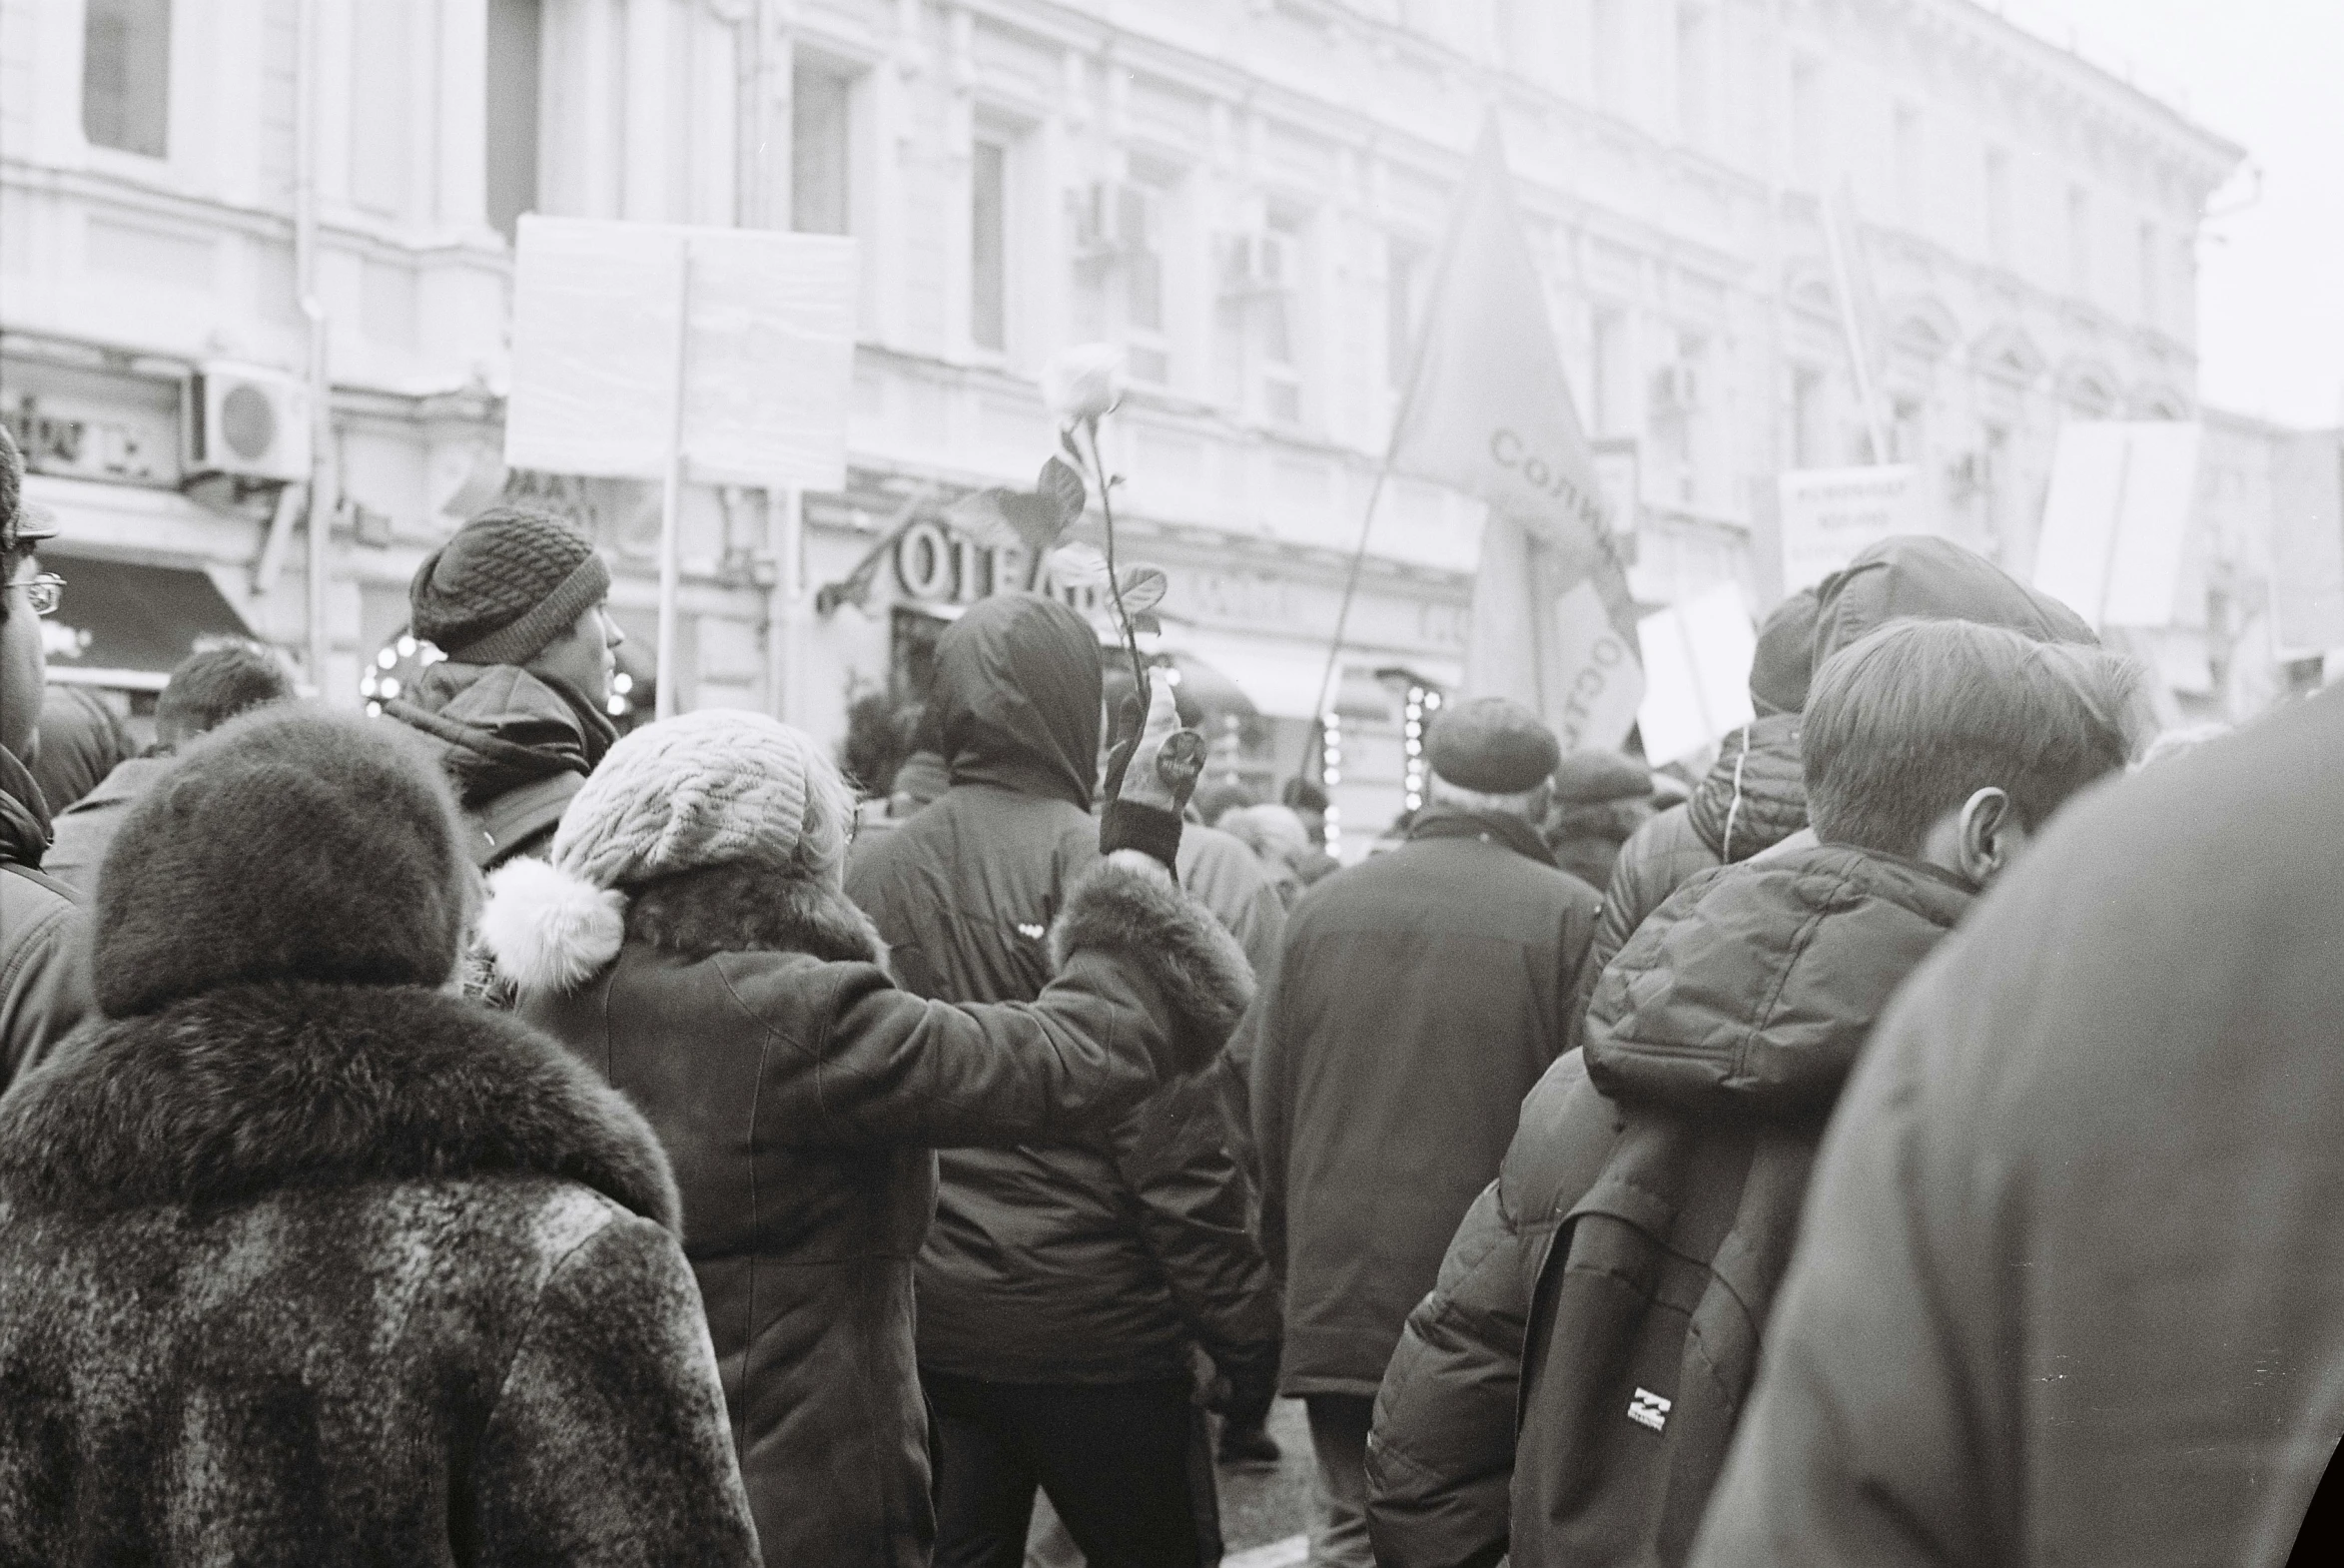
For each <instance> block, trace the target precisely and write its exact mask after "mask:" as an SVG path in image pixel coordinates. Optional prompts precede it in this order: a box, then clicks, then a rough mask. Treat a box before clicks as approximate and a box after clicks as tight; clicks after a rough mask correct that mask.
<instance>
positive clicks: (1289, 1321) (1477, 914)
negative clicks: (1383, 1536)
mask: <svg viewBox="0 0 2344 1568" xmlns="http://www.w3.org/2000/svg"><path fill="white" fill-rule="evenodd" d="M1426 753H1427V756H1428V759H1429V761H1430V765H1431V770H1432V781H1433V799H1432V803H1431V805H1429V806H1428V807H1427V808H1426V809H1425V810H1423V811H1421V812H1419V813H1418V814H1417V816H1416V819H1415V821H1414V823H1413V825H1412V826H1411V827H1410V829H1409V831H1408V840H1407V842H1406V843H1405V844H1403V845H1402V846H1401V847H1399V848H1398V849H1395V850H1392V851H1391V852H1390V853H1388V854H1383V855H1378V856H1376V857H1374V858H1373V859H1371V860H1369V861H1368V862H1366V863H1365V864H1363V865H1359V866H1354V867H1351V868H1349V869H1347V870H1344V871H1341V872H1338V873H1336V874H1335V875H1334V876H1332V877H1329V878H1328V879H1327V880H1326V881H1325V882H1323V883H1322V884H1320V885H1319V886H1318V887H1316V888H1313V889H1311V890H1310V892H1309V893H1308V894H1306V895H1305V896H1304V897H1303V899H1302V902H1301V903H1300V905H1299V906H1297V907H1296V908H1295V910H1294V912H1293V915H1292V917H1291V918H1290V919H1289V920H1288V922H1287V925H1286V943H1285V948H1284V950H1283V952H1282V953H1281V954H1280V955H1279V959H1278V965H1277V968H1276V969H1275V970H1274V971H1273V972H1272V973H1271V974H1270V975H1269V976H1268V977H1266V978H1265V979H1264V980H1263V983H1262V986H1261V990H1260V993H1259V995H1258V996H1257V998H1256V1000H1255V1002H1254V1007H1253V1011H1252V1012H1251V1013H1250V1014H1249V1015H1247V1018H1246V1022H1245V1025H1244V1026H1243V1028H1242V1029H1240V1031H1239V1035H1238V1042H1237V1045H1236V1046H1235V1047H1233V1048H1232V1049H1235V1050H1237V1051H1238V1053H1239V1054H1240V1055H1241V1056H1243V1057H1244V1058H1245V1059H1246V1061H1247V1063H1248V1065H1249V1069H1250V1074H1251V1084H1252V1109H1253V1135H1254V1141H1255V1143H1256V1145H1257V1146H1258V1147H1259V1150H1260V1161H1261V1186H1262V1213H1261V1235H1262V1245H1263V1247H1264V1248H1265V1249H1266V1250H1267V1251H1268V1253H1269V1256H1270V1258H1271V1259H1272V1261H1273V1262H1274V1263H1276V1264H1277V1265H1278V1266H1279V1268H1280V1269H1281V1270H1282V1273H1283V1283H1284V1287H1285V1319H1286V1326H1285V1360H1284V1365H1283V1368H1282V1371H1281V1373H1280V1387H1281V1391H1282V1392H1284V1393H1286V1394H1288V1395H1292V1396H1295V1397H1299V1398H1301V1399H1302V1400H1304V1401H1305V1403H1306V1404H1307V1406H1308V1411H1309V1417H1310V1438H1311V1447H1312V1449H1313V1451H1314V1453H1315V1456H1316V1460H1317V1475H1316V1477H1315V1482H1314V1495H1313V1509H1312V1519H1311V1560H1312V1561H1313V1562H1314V1563H1340V1564H1351V1563H1365V1562H1367V1561H1368V1560H1369V1559H1368V1555H1367V1530H1366V1520H1365V1517H1364V1513H1363V1504H1364V1481H1363V1475H1362V1469H1361V1466H1362V1463H1363V1455H1364V1444H1365V1442H1366V1437H1367V1419H1368V1411H1369V1405H1370V1402H1371V1401H1372V1400H1373V1398H1374V1396H1375V1389H1376V1386H1377V1384H1378V1383H1379V1382H1380V1381H1381V1380H1382V1378H1383V1369H1384V1363H1385V1361H1386V1360H1387V1359H1389V1357H1390V1355H1391V1351H1392V1346H1393V1344H1394V1343H1395V1342H1396V1341H1397V1340H1398V1338H1399V1334H1400V1324H1401V1321H1402V1320H1403V1319H1404V1318H1405V1317H1406V1316H1407V1314H1408V1309H1409V1308H1410V1307H1411V1306H1413V1305H1415V1304H1416V1302H1417V1300H1418V1299H1420V1298H1421V1297H1422V1296H1423V1294H1424V1292H1425V1290H1426V1289H1427V1288H1428V1287H1429V1286H1430V1285H1431V1284H1432V1282H1433V1274H1434V1271H1435V1269H1436V1268H1437V1266H1438V1265H1439V1262H1440V1255H1441V1248H1442V1247H1443V1246H1444V1245H1445V1244H1446V1243H1447V1241H1448V1238H1449V1236H1450V1235H1451V1233H1452V1232H1454V1230H1455V1229H1456V1226H1457V1220H1458V1219H1459V1217H1460V1216H1462V1215H1463V1213H1464V1212H1465V1208H1466V1205H1467V1204H1469V1203H1470V1202H1471V1201H1472V1200H1473V1194H1474V1193H1475V1192H1477V1191H1479V1190H1480V1189H1481V1187H1482V1185H1483V1184H1484V1183H1486V1182H1487V1181H1488V1179H1489V1177H1490V1176H1491V1175H1492V1174H1493V1173H1494V1172H1495V1171H1496V1170H1497V1165H1498V1160H1499V1157H1500V1156H1501V1155H1503V1153H1504V1152H1505V1146H1506V1140H1507V1138H1508V1137H1509V1136H1511V1134H1512V1132H1513V1129H1514V1121H1515V1114H1516V1111H1517V1109H1518V1108H1519V1107H1520V1105H1521V1101H1522V1095H1523V1093H1524V1092H1525V1091H1526V1090H1528V1089H1529V1088H1530V1086H1531V1085H1533V1084H1535V1083H1536V1082H1537V1081H1538V1077H1539V1075H1540V1074H1541V1073H1543V1072H1544V1071H1545V1070H1546V1068H1547V1065H1548V1064H1549V1063H1551V1062H1552V1061H1553V1060H1554V1059H1555V1057H1556V1056H1557V1055H1558V1054H1559V1053H1560V1052H1561V1051H1562V1050H1563V1049H1564V1047H1565V1044H1566V1043H1567V1040H1568V1036H1569V1033H1570V1027H1571V1000H1572V998H1573V997H1574V996H1575V995H1576V992H1577V987H1578V983H1579V965H1580V963H1581V962H1582V961H1583V960H1584V958H1585V956H1586V953H1587V950H1588V945H1589V942H1590V941H1591V940H1592V938H1593V936H1594V930H1595V916H1596V906H1597V898H1596V894H1595V890H1594V889H1593V888H1590V887H1589V886H1587V885H1586V884H1585V883H1583V882H1580V881H1579V880H1578V879H1577V878H1575V877H1571V876H1569V875H1566V874H1565V873H1563V872H1561V871H1559V870H1557V869H1556V868H1555V865H1554V861H1553V858H1552V856H1551V854H1550V853H1549V851H1548V850H1547V847H1546V843H1545V841H1544V840H1543V839H1541V838H1540V837H1539V836H1538V831H1537V827H1536V824H1538V823H1540V822H1543V821H1544V820H1545V819H1546V815H1547V806H1548V801H1549V783H1548V780H1549V779H1550V777H1551V776H1552V774H1553V772H1554V769H1555V766H1556V764H1557V763H1558V762H1559V761H1560V760H1561V749H1560V747H1559V746H1558V745H1557V744H1556V742H1555V738H1554V735H1553V732H1552V731H1550V730H1548V729H1547V728H1546V726H1545V725H1543V724H1541V723H1540V722H1539V721H1538V718H1537V716H1536V715H1535V714H1533V713H1531V712H1530V711H1529V710H1528V709H1526V708H1524V707H1522V706H1521V705H1520V704H1518V703H1513V702H1508V701H1506V700H1504V699H1502V698H1483V699H1479V700H1476V701H1471V702H1457V703H1451V704H1450V705H1448V706H1447V707H1445V708H1443V709H1442V711H1441V713H1440V715H1439V717H1438V718H1437V719H1436V720H1435V721H1434V722H1433V724H1432V727H1431V734H1430V736H1429V738H1428V740H1427V742H1426Z"/></svg>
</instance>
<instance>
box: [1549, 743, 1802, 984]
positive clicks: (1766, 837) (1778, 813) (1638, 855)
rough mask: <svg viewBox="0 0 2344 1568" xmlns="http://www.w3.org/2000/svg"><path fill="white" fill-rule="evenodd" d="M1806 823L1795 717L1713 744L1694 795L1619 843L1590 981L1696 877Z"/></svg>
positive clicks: (1771, 845)
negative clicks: (1713, 756) (1649, 918)
mask: <svg viewBox="0 0 2344 1568" xmlns="http://www.w3.org/2000/svg"><path fill="white" fill-rule="evenodd" d="M1805 826H1807V779H1806V775H1805V774H1804V772H1803V771H1802V769H1801V764H1800V758H1799V715H1798V714H1796V713H1777V714H1770V715H1769V716H1767V717H1765V718H1762V719H1759V720H1757V721H1755V722H1753V723H1750V724H1745V725H1743V726H1742V727H1741V728H1740V729H1738V730H1735V731H1734V732H1733V733H1732V734H1730V735H1728V736H1727V737H1726V738H1725V740H1724V741H1722V742H1721V743H1720V744H1719V747H1718V757H1717V761H1716V762H1714V763H1712V764H1711V765H1710V769H1709V771H1708V772H1707V773H1706V774H1704V775H1702V779H1701V782H1700V783H1699V784H1697V785H1695V786H1694V788H1693V794H1692V797H1691V798H1690V799H1688V800H1686V801H1685V802H1684V803H1683V804H1682V805H1676V806H1671V807H1670V808H1669V809H1668V810H1666V811H1664V812H1661V813H1659V814H1658V815H1657V816H1654V817H1652V818H1651V819H1650V820H1648V821H1646V822H1645V823H1644V825H1643V826H1641V827H1639V828H1638V829H1637V830H1636V831H1635V833H1634V834H1633V835H1631V836H1630V837H1629V839H1628V842H1627V843H1625V844H1623V845H1621V846H1620V858H1619V860H1618V862H1617V863H1616V864H1614V866H1613V867H1612V875H1611V881H1610V883H1609V884H1608V885H1607V887H1606V889H1605V892H1604V899H1603V919H1602V920H1601V921H1600V922H1598V923H1597V925H1596V931H1595V957H1594V959H1593V961H1592V962H1591V964H1590V970H1591V976H1592V975H1600V974H1602V973H1603V966H1604V965H1606V964H1608V963H1610V962H1611V961H1612V958H1613V956H1614V955H1615V954H1617V953H1618V952H1619V951H1620V949H1621V948H1623V947H1625V946H1627V943H1628V938H1629V936H1630V935H1631V934H1632V933H1633V932H1634V931H1635V930H1636V928H1637V927H1638V926H1641V925H1643V924H1644V918H1645V917H1646V916H1647V915H1650V914H1651V913H1652V912H1653V911H1654V910H1656V909H1658V908H1660V907H1661V904H1662V903H1663V902H1664V901H1665V900H1666V899H1667V898H1668V896H1669V895H1670V894H1671V893H1674V892H1676V891H1677V889H1678V888H1679V887H1681V886H1683V885H1684V883H1685V882H1686V881H1687V880H1688V879H1689V878H1691V877H1692V876H1694V875H1695V874H1696V873H1698V872H1703V871H1707V870H1709V869H1710V868H1711V867H1713V866H1733V865H1739V864H1741V863H1742V862H1743V861H1745V860H1748V859H1750V858H1751V857H1752V856H1753V855H1757V854H1759V853H1761V852H1762V851H1765V850H1769V849H1772V848H1774V846H1775V845H1777V844H1779V843H1781V842H1782V841H1783V840H1784V839H1786V838H1789V837H1790V836H1791V835H1792V834H1794V833H1796V832H1798V831H1799V830H1800V829H1801V828H1803V827H1805Z"/></svg>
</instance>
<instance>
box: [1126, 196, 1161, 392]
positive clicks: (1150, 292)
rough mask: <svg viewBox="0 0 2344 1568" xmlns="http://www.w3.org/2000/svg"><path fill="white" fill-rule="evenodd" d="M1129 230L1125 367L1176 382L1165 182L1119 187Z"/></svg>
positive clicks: (1146, 378) (1148, 378)
mask: <svg viewBox="0 0 2344 1568" xmlns="http://www.w3.org/2000/svg"><path fill="white" fill-rule="evenodd" d="M1117 200H1118V202H1120V203H1121V204H1122V208H1123V211H1122V215H1121V222H1122V224H1123V234H1124V242H1125V249H1124V346H1125V357H1124V364H1125V368H1126V369H1127V370H1129V371H1130V372H1131V375H1132V379H1133V380H1134V381H1138V382H1148V383H1150V384H1152V385H1154V386H1158V387H1162V386H1165V385H1167V384H1168V383H1170V382H1171V381H1172V337H1171V333H1170V331H1169V329H1168V327H1167V326H1166V315H1165V298H1164V287H1165V286H1164V215H1165V210H1166V208H1167V207H1168V206H1169V205H1170V198H1169V196H1168V195H1167V193H1166V192H1165V191H1164V190H1163V189H1161V188H1160V187H1157V186H1154V185H1149V184H1145V183H1142V182H1139V181H1134V182H1133V183H1131V184H1128V185H1125V186H1123V187H1122V188H1121V189H1120V190H1119V191H1118V192H1117Z"/></svg>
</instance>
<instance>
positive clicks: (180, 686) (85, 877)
mask: <svg viewBox="0 0 2344 1568" xmlns="http://www.w3.org/2000/svg"><path fill="white" fill-rule="evenodd" d="M293 694H294V692H293V676H292V674H291V673H290V672H289V671H288V670H287V669H286V667H285V661H284V660H283V659H281V658H279V657H278V656H277V654H276V653H275V652H273V651H272V650H270V649H268V648H265V647H263V646H261V645H260V644H259V643H255V642H245V641H241V640H238V641H227V642H222V643H221V644H219V645H218V646H215V647H208V648H203V649H200V650H198V651H197V652H194V653H191V654H189V655H188V656H187V657H186V658H184V659H181V660H180V661H179V663H178V664H177V665H176V666H175V667H174V668H173V669H172V671H171V678H170V680H169V681H167V682H166V683H165V684H164V687H163V694H162V695H161V696H160V697H158V698H156V699H155V744H154V745H153V746H151V747H149V748H148V749H147V751H146V752H145V753H144V754H143V755H141V756H136V757H131V758H128V759H126V760H125V761H123V762H122V763H121V764H119V765H118V766H116V767H115V769H114V770H113V771H112V772H111V773H108V774H107V775H106V777H105V779H104V781H103V782H102V783H100V784H99V785H98V787H97V788H96V789H94V790H92V791H90V792H89V794H87V795H85V796H84V797H83V798H82V799H80V800H78V801H76V802H75V803H74V804H73V805H71V806H68V807H66V808H65V809H63V810H61V811H59V812H58V813H57V821H56V825H55V827H56V836H55V838H54V840H53V841H52V842H51V843H50V845H49V856H48V859H46V860H44V861H43V862H41V866H42V869H43V870H45V871H47V872H48V873H49V875H51V876H53V877H55V878H57V879H58V880H59V881H61V882H65V883H68V884H70V885H71V886H73V887H74V888H77V889H79V890H80V891H81V892H83V893H85V894H86V893H92V892H95V891H96V890H97V885H98V868H99V867H100V866H101V865H104V864H105V861H106V851H107V849H108V847H109V846H111V845H112V844H113V842H114V835H115V834H117V833H119V832H121V831H122V824H123V822H124V820H125V819H127V818H128V817H129V815H130V810H131V808H132V807H133V806H135V805H137V804H138V803H139V801H140V800H141V799H142V798H143V797H144V796H145V795H146V793H147V791H148V790H149V789H152V788H153V787H154V784H155V781H156V780H157V779H158V778H161V777H162V776H163V775H164V774H166V773H168V772H170V771H171V759H172V755H173V753H175V752H176V751H178V750H179V748H180V747H182V746H184V745H186V744H187V743H188V742H189V741H192V740H194V739H195V738H196V737H197V736H198V735H206V734H209V733H211V732H212V731H213V730H215V729H218V728H219V727H220V726H221V725H222V724H225V723H227V722H228V721H229V720H230V719H232V718H235V717H236V716H237V715H238V714H239V713H243V712H246V711H247V710H249V709H252V708H257V707H260V706H262V705H263V704H264V703H270V702H284V701H287V700H289V699H290V698H291V697H292V696H293Z"/></svg>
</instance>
